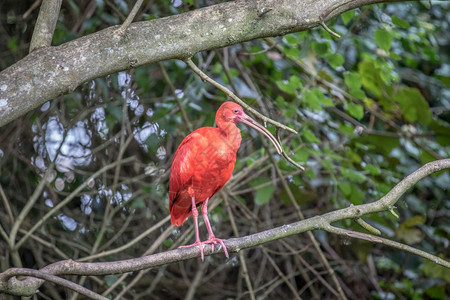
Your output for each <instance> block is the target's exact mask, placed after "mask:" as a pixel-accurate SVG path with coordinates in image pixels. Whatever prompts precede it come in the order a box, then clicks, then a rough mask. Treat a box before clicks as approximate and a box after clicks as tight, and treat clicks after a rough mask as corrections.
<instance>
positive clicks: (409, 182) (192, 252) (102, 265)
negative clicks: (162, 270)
mask: <svg viewBox="0 0 450 300" xmlns="http://www.w3.org/2000/svg"><path fill="white" fill-rule="evenodd" d="M113 166H114V165H113ZM444 169H450V159H443V160H438V161H433V162H430V163H427V164H426V165H424V166H422V167H421V168H419V169H418V170H416V171H415V172H413V173H412V174H410V175H409V176H407V177H405V178H404V179H403V180H402V181H400V182H399V183H398V184H397V185H396V186H395V187H394V188H393V189H392V190H391V191H390V192H388V193H387V194H386V195H385V196H384V197H382V198H381V199H379V200H378V201H375V202H372V203H368V204H361V205H356V206H350V207H347V208H344V209H340V210H336V211H332V212H329V213H326V214H323V215H319V216H315V217H312V218H309V219H305V220H302V221H298V222H295V223H292V224H288V225H283V226H280V227H276V228H272V229H269V230H266V231H263V232H259V233H255V234H252V235H248V236H243V237H240V238H232V239H229V240H227V241H225V245H226V247H227V249H228V252H229V253H235V252H239V251H240V250H242V249H246V248H251V247H255V246H258V245H262V244H264V243H267V242H271V241H275V240H278V239H281V238H285V237H288V236H292V235H295V234H299V233H302V232H306V231H310V230H314V229H324V230H328V231H330V232H336V233H337V234H345V235H346V236H350V237H355V238H362V239H366V240H367V239H368V240H370V241H374V242H377V243H383V244H385V245H388V246H392V247H395V248H399V249H402V250H405V251H408V252H411V253H414V254H416V255H418V256H420V257H423V258H426V259H429V260H431V261H433V262H434V263H436V264H439V265H442V266H444V267H447V268H450V262H449V261H446V260H445V259H442V258H440V257H438V256H436V255H432V254H430V253H427V252H425V251H421V250H418V249H415V248H412V247H410V246H407V245H403V244H401V243H398V242H394V241H390V240H387V239H384V238H380V237H377V236H372V235H369V234H364V233H359V232H354V231H349V230H345V229H340V228H335V227H333V226H331V225H330V224H331V223H333V222H336V221H340V220H344V219H354V218H358V217H361V216H363V215H366V214H371V213H375V212H380V211H386V210H388V209H389V208H390V207H392V206H393V205H394V204H395V203H396V202H397V201H398V200H399V199H400V197H401V196H402V195H403V194H404V193H405V192H406V191H408V190H409V189H410V188H411V187H412V186H414V185H415V184H416V183H417V182H418V181H419V180H421V179H422V178H424V177H426V176H428V175H430V174H432V173H434V172H438V171H441V170H444ZM222 252H223V249H222V250H219V251H217V250H215V251H214V254H216V253H222ZM204 253H205V255H211V254H212V251H211V248H210V247H206V248H205V251H204ZM222 255H223V254H222ZM194 257H200V251H199V249H198V248H196V247H190V248H179V249H176V250H170V251H166V252H162V253H157V254H153V255H149V256H144V257H139V258H134V259H129V260H122V261H114V262H99V263H81V262H75V261H72V260H65V261H59V262H56V263H54V264H51V265H49V266H46V267H44V268H42V269H40V271H41V272H45V273H48V274H53V275H69V274H74V275H93V276H95V275H108V274H114V273H125V272H132V271H138V270H143V269H148V268H152V267H157V266H161V265H166V264H169V263H173V262H177V261H182V260H187V259H190V258H194ZM10 270H11V269H9V270H6V271H5V272H3V273H0V292H9V293H15V294H17V293H21V292H20V291H21V290H22V289H23V287H27V290H30V289H35V290H37V289H38V288H39V286H40V285H41V284H42V283H43V281H42V280H37V279H33V278H27V279H25V280H22V281H19V280H17V279H15V278H13V277H14V276H16V275H14V274H13V275H11V273H10V272H11V271H10Z"/></svg>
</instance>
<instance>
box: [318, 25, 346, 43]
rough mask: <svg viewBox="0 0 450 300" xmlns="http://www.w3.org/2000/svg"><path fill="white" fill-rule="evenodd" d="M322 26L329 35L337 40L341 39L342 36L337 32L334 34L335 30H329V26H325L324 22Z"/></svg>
mask: <svg viewBox="0 0 450 300" xmlns="http://www.w3.org/2000/svg"><path fill="white" fill-rule="evenodd" d="M320 25H322V27H323V29H325V30H326V32H328V33H329V34H331V35H332V36H334V37H336V38H338V39H339V38H341V36H340V35H339V34H337V33H336V32H334V31H333V30H331V29H330V28H328V26H327V24H325V22H324V21H321V22H320Z"/></svg>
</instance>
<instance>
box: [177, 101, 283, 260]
mask: <svg viewBox="0 0 450 300" xmlns="http://www.w3.org/2000/svg"><path fill="white" fill-rule="evenodd" d="M237 122H241V123H244V124H247V125H249V126H251V127H253V128H255V129H256V130H258V131H260V132H261V133H263V134H264V135H265V136H266V137H267V138H269V140H270V141H271V142H272V143H273V144H274V146H275V148H276V150H277V152H278V153H279V154H281V152H282V148H281V145H280V144H279V143H278V141H277V140H276V139H275V137H274V136H273V135H272V134H271V133H270V132H269V131H268V130H267V129H266V128H264V126H262V125H261V124H259V123H258V122H256V121H255V120H253V119H252V118H250V117H249V116H248V115H247V114H245V113H244V111H243V110H242V107H241V106H240V105H238V104H236V103H234V102H225V103H223V104H222V105H221V106H220V107H219V109H218V110H217V113H216V125H217V127H201V128H199V129H197V130H195V131H193V132H192V133H191V134H189V135H188V136H187V137H185V138H184V140H183V141H182V142H181V144H180V146H178V149H177V151H176V152H175V156H174V158H173V161H172V166H171V169H170V181H169V211H170V217H171V223H172V224H173V225H177V226H181V224H183V223H184V221H185V220H186V218H187V217H189V216H190V215H191V214H192V216H193V218H194V225H195V243H193V244H191V245H187V246H182V247H192V246H199V248H200V254H201V258H202V260H203V259H204V254H203V245H206V244H211V247H212V248H211V249H212V250H213V251H214V245H215V244H216V243H219V244H220V245H221V246H222V247H223V249H224V252H225V256H226V257H227V258H228V251H227V248H226V247H225V244H224V243H223V240H222V239H219V238H216V237H215V235H214V233H213V231H212V228H211V223H210V222H209V219H208V201H209V199H211V197H212V196H214V194H215V193H217V192H218V191H219V190H220V189H221V188H222V187H223V186H224V185H225V183H227V181H228V180H229V179H230V177H231V173H232V172H233V169H234V164H235V162H236V152H237V150H238V149H239V146H240V145H241V139H242V138H241V131H240V129H239V128H238V127H237V126H236V123H237ZM200 205H201V212H202V216H203V219H204V221H205V225H206V229H207V230H208V235H209V237H208V239H207V240H206V241H203V242H202V241H200V235H199V231H198V211H197V208H198V207H199V206H200Z"/></svg>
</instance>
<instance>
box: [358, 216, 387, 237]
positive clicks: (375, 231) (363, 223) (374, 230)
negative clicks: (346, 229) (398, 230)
mask: <svg viewBox="0 0 450 300" xmlns="http://www.w3.org/2000/svg"><path fill="white" fill-rule="evenodd" d="M355 222H356V223H358V224H359V226H361V227H362V228H364V229H365V230H367V231H369V232H371V233H373V234H376V235H381V231H380V230H378V229H377V228H375V227H373V226H372V225H370V224H369V223H367V222H366V221H364V220H363V219H361V218H356V219H355Z"/></svg>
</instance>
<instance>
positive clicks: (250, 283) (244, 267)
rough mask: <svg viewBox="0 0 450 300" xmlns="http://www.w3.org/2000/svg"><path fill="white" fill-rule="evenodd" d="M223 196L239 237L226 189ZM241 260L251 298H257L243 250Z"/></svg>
mask: <svg viewBox="0 0 450 300" xmlns="http://www.w3.org/2000/svg"><path fill="white" fill-rule="evenodd" d="M220 194H221V196H222V197H223V199H224V201H225V206H226V208H227V213H228V217H229V218H230V223H231V228H232V229H233V233H234V236H235V237H239V231H238V229H237V226H236V222H235V220H234V214H233V210H232V209H231V205H230V201H229V200H228V196H227V194H226V192H225V191H221V193H220ZM239 261H240V262H241V266H242V272H241V274H242V276H244V279H245V283H246V284H247V288H248V292H249V294H250V299H251V300H255V299H256V298H255V292H254V291H253V287H252V282H251V280H250V276H249V275H248V268H247V262H246V260H245V256H244V253H243V252H242V251H241V252H239Z"/></svg>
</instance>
